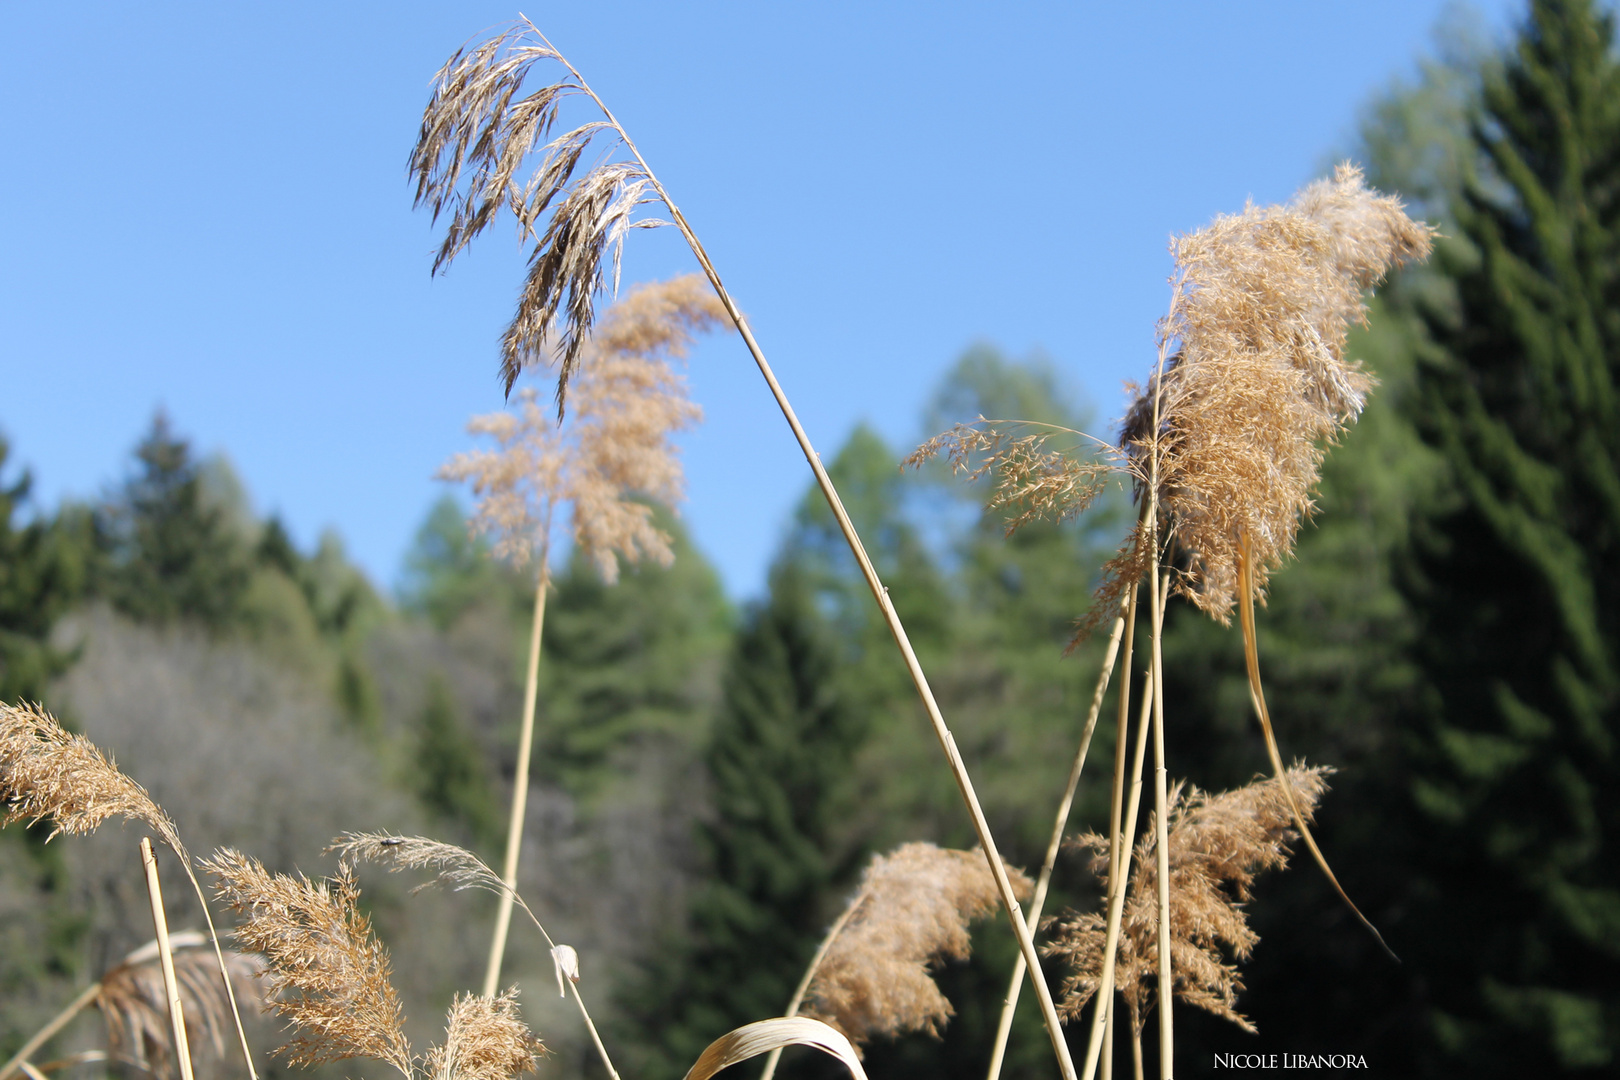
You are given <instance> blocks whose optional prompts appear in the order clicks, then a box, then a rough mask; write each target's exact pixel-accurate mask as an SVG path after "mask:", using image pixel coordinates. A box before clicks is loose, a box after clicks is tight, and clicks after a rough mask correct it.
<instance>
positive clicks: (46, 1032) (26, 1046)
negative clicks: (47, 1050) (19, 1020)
mask: <svg viewBox="0 0 1620 1080" xmlns="http://www.w3.org/2000/svg"><path fill="white" fill-rule="evenodd" d="M100 996H101V983H100V982H93V983H91V984H90V985H89V986H87V987H85V988H84V989H83V990H81V991H79V996H78V997H76V998H74V999H73V1000H72V1001H71V1002H69V1003H68V1005H67V1007H66V1008H65V1009H63V1010H62V1011H61V1012H59V1013H57V1014H56V1015H55V1016H53V1017H52V1018H51V1020H50V1022H49V1023H47V1024H46V1025H45V1026H44V1027H42V1028H40V1029H39V1030H38V1031H36V1032H34V1033H33V1034H32V1035H30V1036H29V1037H28V1041H27V1042H25V1043H23V1044H22V1049H20V1050H18V1051H17V1052H16V1053H15V1054H13V1055H11V1058H10V1060H8V1061H7V1062H6V1063H5V1064H4V1065H0V1080H6V1077H8V1076H10V1075H11V1074H12V1073H14V1072H18V1071H19V1070H20V1069H21V1068H22V1066H23V1063H24V1062H26V1061H27V1060H28V1059H29V1058H31V1057H33V1056H34V1051H36V1050H38V1049H39V1048H40V1047H42V1046H44V1045H45V1044H46V1043H48V1042H50V1041H51V1037H52V1036H54V1035H55V1034H56V1033H57V1032H58V1031H61V1030H62V1029H63V1028H65V1027H67V1026H68V1024H69V1023H71V1022H72V1020H73V1018H74V1017H75V1016H78V1015H79V1013H81V1012H82V1011H84V1008H85V1007H86V1006H87V1005H89V1004H90V1003H91V1002H93V1001H95V1000H96V998H98V997H100Z"/></svg>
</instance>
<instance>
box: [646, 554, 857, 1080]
mask: <svg viewBox="0 0 1620 1080" xmlns="http://www.w3.org/2000/svg"><path fill="white" fill-rule="evenodd" d="M835 665H836V653H835V652H834V650H833V646H832V643H831V641H830V640H829V636H828V627H827V625H826V623H825V620H824V619H823V618H821V617H820V616H819V615H818V614H817V612H816V609H815V605H814V603H813V601H812V599H811V594H810V591H809V589H808V588H807V587H806V584H805V582H804V579H803V578H802V576H801V575H800V573H799V572H798V570H797V568H796V567H794V566H793V565H792V564H790V563H789V564H781V565H779V566H778V568H777V570H776V572H775V573H774V574H773V576H772V580H771V592H770V598H769V600H768V601H767V602H766V603H765V604H764V605H763V606H761V607H759V608H756V609H755V610H754V611H752V612H751V613H750V614H749V616H748V618H747V620H746V623H745V625H744V626H743V628H742V629H741V630H740V631H739V634H738V637H737V640H736V644H735V646H734V648H733V651H732V654H731V658H730V660H729V662H728V665H727V668H726V674H725V680H724V691H723V692H724V701H723V704H722V706H721V710H720V715H719V718H718V720H717V721H716V723H715V727H714V731H713V735H712V737H711V739H710V741H709V744H708V749H707V751H706V752H705V755H704V761H705V764H706V765H707V767H708V772H709V775H710V779H711V782H712V785H713V793H714V817H713V820H712V821H711V822H709V823H707V824H705V825H704V826H703V827H702V828H701V841H702V846H703V848H704V850H705V854H706V855H707V857H708V863H709V865H708V867H707V868H706V869H707V871H708V872H707V873H706V875H705V878H704V884H703V885H702V886H700V887H699V888H698V890H697V891H696V893H695V895H694V897H693V899H692V902H691V907H690V911H691V915H690V920H689V927H688V930H687V934H686V936H685V938H684V939H683V942H682V944H681V946H680V947H679V948H677V949H675V950H672V951H671V953H670V954H669V955H668V956H667V957H666V959H665V961H664V964H663V966H662V969H661V970H657V971H654V972H653V973H652V977H651V978H649V979H648V980H647V986H646V989H645V990H644V991H643V992H642V993H643V996H644V998H645V1000H644V1002H641V1003H633V1007H632V1012H639V1013H641V1019H642V1020H643V1021H644V1023H645V1024H646V1026H647V1027H649V1028H650V1029H652V1030H653V1031H655V1032H656V1033H657V1042H656V1045H653V1046H649V1047H648V1048H647V1053H648V1055H649V1058H650V1059H651V1060H649V1062H648V1068H649V1071H648V1073H647V1075H649V1076H655V1075H662V1076H668V1077H676V1076H679V1075H680V1073H681V1071H682V1070H684V1069H685V1068H687V1067H688V1066H689V1065H690V1064H691V1063H692V1062H693V1061H695V1060H696V1059H697V1056H698V1054H699V1053H701V1052H702V1050H703V1048H704V1047H705V1046H706V1045H708V1043H709V1042H710V1041H712V1040H713V1039H716V1038H718V1037H719V1036H720V1035H722V1034H724V1033H725V1032H727V1031H729V1030H730V1029H732V1028H734V1027H736V1026H738V1025H739V1024H744V1023H748V1022H750V1021H754V1020H762V1019H765V1018H766V1017H770V1016H778V1015H781V1013H782V1010H783V1009H785V1008H786V1007H787V1002H788V998H789V997H790V996H792V993H793V988H794V986H795V985H796V984H797V983H798V981H799V978H800V976H801V975H802V974H803V972H804V968H805V965H806V964H807V963H808V962H809V960H810V956H811V954H812V953H814V952H815V948H816V944H817V942H818V941H819V940H820V937H821V934H822V933H823V932H824V929H825V927H826V925H827V924H828V922H830V920H831V917H832V913H831V912H830V911H829V910H828V905H827V901H828V899H829V887H830V886H831V885H832V884H833V883H834V882H835V881H839V880H841V879H844V878H846V877H847V876H848V874H849V872H850V871H851V870H852V869H853V865H852V860H853V858H854V857H857V856H858V854H859V853H855V852H849V851H847V850H845V851H840V850H838V849H837V848H836V847H835V845H834V842H833V833H834V822H835V819H836V817H837V813H836V808H837V806H838V804H839V801H840V799H841V797H842V796H843V795H844V794H845V792H846V789H847V783H848V773H849V761H850V758H851V755H852V754H853V753H854V751H855V748H856V746H857V744H858V743H859V741H860V738H861V731H862V725H861V723H860V722H859V720H858V719H857V714H856V713H855V712H854V710H852V709H851V708H850V707H849V705H848V704H847V703H846V702H845V701H844V700H842V699H841V698H840V696H839V694H838V691H837V680H836V679H835V677H834V676H835V672H834V668H835ZM637 1004H639V1005H640V1006H641V1007H640V1008H637V1007H635V1006H636V1005H637Z"/></svg>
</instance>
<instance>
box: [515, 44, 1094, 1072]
mask: <svg viewBox="0 0 1620 1080" xmlns="http://www.w3.org/2000/svg"><path fill="white" fill-rule="evenodd" d="M536 33H537V34H538V31H536ZM539 37H540V40H541V42H542V43H543V44H544V45H545V46H546V47H547V48H548V49H551V51H552V52H553V53H554V54H555V55H556V56H557V58H558V60H560V61H561V62H562V64H563V66H564V67H566V68H567V69H568V71H569V73H570V74H571V75H573V76H574V79H575V81H576V82H577V83H578V84H579V87H580V89H581V90H583V91H584V92H585V93H586V94H587V95H589V97H590V98H591V100H592V101H594V102H596V105H597V107H598V108H599V109H601V110H602V115H603V116H605V117H606V118H607V120H608V123H610V124H612V125H613V127H614V129H615V130H616V131H617V132H618V133H619V136H620V137H621V138H622V139H623V140H624V145H625V148H626V149H627V150H629V151H630V153H631V155H632V156H634V157H635V159H636V162H637V163H638V164H639V165H640V166H641V168H642V170H643V171H644V172H645V173H646V175H647V180H648V182H649V183H651V184H652V186H653V190H654V191H656V192H657V193H658V197H659V199H661V200H662V201H663V203H664V205H665V206H666V207H668V208H669V213H670V217H671V218H672V219H673V220H674V222H675V225H676V227H678V228H679V229H680V231H681V235H682V236H683V237H685V238H686V243H687V246H688V247H690V248H691V249H692V254H693V255H694V256H695V257H696V258H697V261H698V265H700V266H701V267H702V268H703V273H704V275H705V276H706V277H708V279H709V284H710V285H712V286H713V287H714V291H715V295H716V296H718V297H719V298H720V303H721V304H722V305H724V306H725V309H726V314H728V315H730V316H731V321H732V322H733V323H735V324H736V327H737V332H738V333H739V334H741V335H742V339H743V342H744V343H745V344H746V345H747V346H748V352H749V354H750V355H752V356H753V358H754V363H755V364H756V365H757V366H758V367H759V373H760V374H761V375H762V376H763V377H764V379H765V384H766V385H767V386H768V387H769V388H770V391H771V396H772V397H773V398H775V399H776V404H777V407H778V408H779V409H781V410H782V416H783V418H784V419H786V420H787V423H788V427H789V428H791V429H792V431H793V437H794V439H795V440H797V442H798V444H799V449H800V451H801V452H802V453H803V454H804V458H805V461H807V462H808V463H809V465H810V471H811V472H812V473H814V474H815V478H816V486H817V487H819V488H820V489H821V493H822V495H823V496H824V497H825V498H826V500H827V505H828V506H829V507H830V508H831V509H832V512H833V517H834V518H835V519H836V520H837V522H838V529H839V531H840V532H841V533H843V535H844V541H845V542H846V543H847V544H848V545H849V549H850V552H851V553H852V554H853V555H854V556H855V562H856V563H857V564H858V565H859V566H860V569H861V576H862V577H863V578H865V580H866V586H867V588H868V589H870V590H871V592H872V598H873V599H874V600H876V601H877V605H878V609H879V610H880V611H881V612H882V613H883V619H884V622H885V623H887V624H888V628H889V633H890V634H891V635H892V636H893V637H894V642H895V645H896V646H897V647H898V648H899V650H900V654H901V656H902V657H903V658H904V659H905V663H906V669H907V671H909V672H910V674H911V680H912V682H913V684H915V686H916V688H917V694H918V696H919V697H920V698H921V699H922V703H923V707H924V709H926V710H927V712H928V719H929V721H930V722H931V723H932V724H933V727H934V736H935V738H937V739H938V740H939V745H940V749H941V750H943V751H944V753H945V759H946V761H947V762H948V763H949V765H950V768H951V772H952V774H953V775H954V777H955V779H956V786H957V788H958V789H959V790H960V792H961V794H962V801H963V802H964V803H965V804H966V806H967V809H968V813H969V815H970V816H971V817H972V819H973V829H974V832H975V833H976V834H977V835H978V840H979V846H980V847H981V848H983V850H984V857H985V861H986V862H987V863H988V864H989V867H990V875H991V877H992V878H993V879H994V880H995V883H996V891H997V893H999V894H1000V896H1001V905H1002V908H1003V909H1004V910H1005V911H1006V914H1007V921H1008V923H1009V925H1011V927H1012V931H1013V935H1014V936H1015V937H1016V938H1017V939H1018V948H1019V951H1020V952H1021V953H1022V954H1023V956H1024V962H1025V963H1026V964H1028V965H1029V969H1030V981H1031V982H1033V983H1034V984H1035V993H1036V996H1037V997H1038V998H1039V999H1040V1004H1041V1015H1042V1017H1043V1018H1044V1019H1045V1021H1046V1030H1047V1034H1048V1035H1049V1036H1050V1038H1051V1040H1052V1050H1053V1052H1054V1053H1055V1054H1056V1055H1057V1059H1058V1066H1059V1068H1060V1069H1061V1071H1062V1073H1063V1077H1064V1080H1075V1071H1074V1061H1073V1060H1072V1059H1071V1057H1070V1056H1069V1045H1068V1043H1067V1042H1066V1041H1065V1040H1064V1037H1063V1025H1062V1022H1061V1021H1060V1020H1059V1019H1058V1014H1057V1007H1056V1006H1055V1004H1054V1003H1053V1001H1052V992H1051V990H1050V988H1049V987H1048V986H1047V985H1046V978H1045V976H1044V975H1043V974H1042V973H1041V966H1040V957H1039V956H1038V955H1037V954H1036V952H1035V939H1034V937H1033V936H1032V935H1031V934H1030V932H1029V928H1028V927H1027V926H1026V925H1024V920H1023V918H1022V915H1021V912H1020V907H1019V903H1018V898H1017V897H1016V896H1014V895H1013V889H1012V882H1011V881H1009V880H1008V878H1007V868H1006V865H1005V864H1004V863H1003V862H1002V861H1001V852H1000V850H999V849H998V848H997V847H996V841H995V837H994V836H992V835H991V834H990V824H989V822H988V821H987V820H986V819H985V816H984V810H983V808H982V807H981V806H980V805H979V796H978V792H977V791H975V790H974V787H973V781H972V780H971V779H970V778H969V776H968V772H967V766H966V765H965V764H964V763H963V761H962V755H961V753H960V752H959V751H958V750H957V748H956V739H955V737H954V736H953V735H952V734H951V730H950V728H949V727H948V726H947V725H946V723H945V717H944V715H943V714H942V713H941V712H940V709H939V703H938V702H937V701H935V700H934V692H933V689H932V688H931V687H930V686H929V685H928V677H927V676H926V675H925V674H923V670H922V665H921V664H920V663H919V662H918V660H917V654H916V653H915V652H914V651H913V650H912V648H911V641H910V639H909V637H908V636H907V635H906V629H905V626H904V625H903V624H902V623H901V621H900V616H899V614H897V613H896V612H895V610H894V605H893V603H891V602H890V600H889V590H888V589H887V588H886V587H885V586H884V584H883V582H882V581H881V580H880V579H879V578H878V574H877V569H876V568H875V567H874V566H873V565H872V560H871V559H870V558H868V557H867V554H866V548H865V547H864V546H863V545H862V544H861V539H860V537H859V536H858V535H857V534H856V532H855V526H854V524H853V523H852V522H851V521H850V519H849V514H848V513H847V512H846V511H845V510H844V504H843V501H842V500H841V499H840V498H839V497H838V491H837V489H836V488H835V487H833V482H832V478H831V477H830V476H828V475H827V469H826V467H825V466H824V465H822V463H821V457H820V455H819V454H817V453H816V451H815V448H814V447H813V446H811V444H810V437H809V436H808V435H806V434H805V431H804V427H803V425H801V424H800V423H799V418H798V416H797V415H796V414H795V413H794V411H793V406H792V405H791V404H790V403H789V402H788V399H787V395H786V394H785V393H784V392H783V390H782V386H781V384H780V383H778V382H777V381H776V375H775V373H774V372H773V371H772V370H771V366H770V364H769V363H768V362H766V360H765V353H764V351H763V350H761V349H760V346H759V342H757V341H755V340H754V333H753V331H752V330H750V329H749V327H748V321H747V320H746V319H744V318H743V315H742V312H741V311H740V310H738V308H737V305H736V302H735V301H733V300H732V299H731V294H730V293H728V292H727V291H726V287H725V285H724V284H722V283H721V281H720V275H719V273H718V272H717V271H716V270H715V268H714V264H713V263H712V262H711V261H710V260H709V255H708V252H707V251H705V250H704V248H703V244H702V242H700V241H699V240H698V238H697V234H696V233H695V232H693V231H692V227H691V226H690V225H688V224H687V222H686V217H685V215H683V214H682V213H681V211H680V209H679V208H678V207H676V205H675V201H674V200H673V199H671V198H670V197H669V193H668V192H667V191H665V190H664V185H663V184H662V182H660V181H659V179H658V177H657V175H656V174H655V173H654V172H653V171H652V168H651V167H650V166H648V164H647V160H646V159H645V158H643V157H642V156H641V151H640V150H638V149H636V144H635V142H634V141H633V140H632V139H631V138H630V134H629V132H627V131H625V129H624V125H623V124H621V123H619V120H618V117H616V116H614V115H613V111H612V110H611V109H609V108H608V107H607V104H606V103H605V102H604V101H603V100H602V99H601V98H600V97H598V96H597V94H596V91H595V90H593V89H591V86H590V84H589V83H587V82H586V81H585V79H584V77H583V76H582V75H581V74H580V73H579V71H578V69H576V68H575V67H574V66H573V64H571V63H569V61H568V60H567V59H565V58H564V57H563V56H562V53H561V52H559V51H558V50H557V49H556V48H555V47H554V46H552V44H551V42H550V41H548V40H546V37H545V35H543V34H539Z"/></svg>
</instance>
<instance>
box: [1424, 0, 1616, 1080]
mask: <svg viewBox="0 0 1620 1080" xmlns="http://www.w3.org/2000/svg"><path fill="white" fill-rule="evenodd" d="M1474 131H1475V135H1474V138H1475V142H1476V144H1477V149H1478V152H1479V155H1480V169H1479V172H1478V174H1477V175H1475V176H1474V177H1472V178H1471V179H1470V180H1469V182H1468V183H1467V184H1466V185H1465V187H1464V191H1463V194H1462V198H1461V199H1460V200H1459V202H1458V204H1457V205H1456V207H1455V218H1456V222H1457V227H1458V230H1459V232H1460V234H1461V237H1462V238H1463V239H1465V240H1466V244H1458V245H1454V246H1453V247H1452V248H1451V249H1450V250H1449V251H1448V253H1447V254H1448V256H1449V257H1448V258H1447V261H1446V263H1445V265H1444V269H1445V271H1446V272H1447V275H1448V276H1449V277H1451V278H1452V279H1453V280H1454V282H1455V286H1456V297H1457V301H1456V303H1455V305H1447V306H1444V307H1435V308H1432V309H1431V310H1430V311H1429V312H1427V313H1426V321H1427V323H1428V329H1429V332H1430V334H1431V336H1432V338H1433V341H1434V342H1435V345H1436V347H1435V348H1434V349H1433V350H1432V351H1431V352H1430V353H1429V354H1428V355H1427V356H1426V357H1424V362H1423V364H1422V366H1421V367H1420V370H1419V389H1420V396H1419V399H1418V408H1417V411H1416V415H1415V419H1416V421H1417V424H1418V426H1419V429H1420V431H1421V432H1422V433H1423V435H1424V437H1425V439H1426V440H1427V441H1428V442H1429V443H1430V444H1431V445H1433V446H1434V447H1435V448H1436V449H1437V450H1438V451H1439V452H1440V453H1441V454H1442V455H1443V457H1444V458H1445V461H1446V464H1447V466H1448V468H1449V470H1450V473H1451V475H1452V477H1453V478H1454V486H1455V503H1454V505H1453V506H1451V507H1449V508H1448V509H1446V510H1445V511H1444V512H1443V513H1441V514H1439V515H1437V516H1436V517H1435V518H1434V519H1433V521H1432V526H1431V528H1432V535H1431V537H1430V538H1429V542H1428V543H1427V544H1425V545H1424V546H1423V548H1422V550H1421V552H1420V555H1419V557H1418V559H1417V566H1416V573H1415V574H1414V575H1413V580H1412V581H1411V583H1410V586H1409V589H1408V592H1409V601H1410V603H1411V604H1412V606H1413V608H1414V610H1415V611H1416V613H1417V615H1418V619H1419V623H1418V625H1419V630H1420V637H1419V645H1418V649H1417V659H1418V661H1419V664H1420V666H1421V669H1422V672H1423V675H1424V677H1425V678H1426V680H1427V682H1428V683H1429V685H1430V687H1431V689H1432V693H1431V697H1430V701H1429V702H1428V703H1427V704H1428V708H1427V709H1425V710H1424V712H1423V713H1422V714H1421V715H1420V716H1419V717H1418V718H1417V720H1416V723H1415V731H1414V732H1413V734H1412V753H1411V760H1410V768H1411V777H1412V779H1411V795H1412V798H1413V801H1414V803H1415V807H1416V811H1417V815H1418V820H1417V821H1415V822H1414V823H1413V827H1414V828H1415V829H1417V830H1419V831H1421V834H1422V837H1423V844H1422V848H1423V850H1424V851H1425V852H1427V855H1426V857H1425V861H1424V863H1422V864H1420V865H1419V867H1418V871H1419V873H1420V874H1423V875H1424V876H1426V877H1427V878H1428V879H1429V880H1431V881H1432V882H1433V883H1434V886H1435V888H1434V890H1433V891H1432V892H1430V893H1428V894H1427V899H1426V900H1425V893H1423V892H1422V891H1421V890H1419V891H1415V893H1414V895H1415V896H1416V898H1417V899H1416V903H1415V905H1414V911H1413V917H1414V921H1415V922H1416V923H1417V924H1418V925H1416V926H1414V927H1412V930H1411V931H1410V932H1409V933H1408V934H1406V935H1403V936H1406V937H1408V940H1409V941H1410V942H1411V944H1410V945H1409V946H1408V947H1407V950H1406V951H1409V952H1411V953H1413V954H1414V955H1412V956H1411V957H1409V962H1415V963H1417V964H1418V965H1420V966H1421V967H1422V970H1423V971H1424V972H1425V974H1426V977H1427V978H1428V979H1429V980H1431V982H1430V985H1429V988H1428V994H1429V996H1430V1000H1431V1003H1432V1004H1431V1008H1430V1013H1429V1017H1428V1020H1429V1023H1430V1025H1431V1027H1432V1034H1433V1037H1434V1039H1435V1040H1436V1047H1437V1049H1438V1050H1439V1051H1440V1052H1441V1053H1443V1054H1445V1055H1447V1057H1448V1058H1449V1059H1450V1061H1451V1062H1452V1064H1453V1066H1454V1065H1455V1064H1457V1063H1463V1064H1466V1065H1469V1066H1472V1067H1473V1068H1474V1069H1477V1070H1481V1071H1479V1072H1478V1073H1476V1074H1477V1075H1485V1074H1486V1073H1489V1074H1491V1075H1497V1074H1501V1075H1507V1074H1508V1073H1515V1074H1518V1075H1523V1074H1525V1073H1526V1072H1530V1073H1545V1072H1546V1071H1548V1070H1549V1069H1550V1068H1551V1067H1555V1066H1558V1065H1562V1066H1563V1067H1565V1068H1567V1069H1572V1070H1578V1069H1597V1068H1602V1067H1604V1066H1607V1067H1608V1068H1613V1067H1614V1066H1615V1064H1616V1063H1617V1061H1620V859H1617V858H1616V856H1615V852H1614V850H1613V844H1614V840H1615V838H1616V837H1617V836H1620V63H1617V62H1616V59H1615V54H1614V21H1613V17H1612V16H1611V15H1609V14H1607V13H1606V12H1604V11H1601V10H1599V8H1598V7H1597V6H1596V5H1595V4H1594V3H1592V2H1591V0H1536V2H1535V3H1534V4H1533V5H1532V8H1531V14H1530V19H1529V21H1528V23H1527V25H1526V26H1525V28H1524V29H1523V31H1522V32H1521V35H1520V37H1519V39H1518V41H1517V44H1516V48H1515V49H1514V51H1513V52H1512V53H1511V55H1510V56H1509V57H1508V58H1507V62H1506V63H1505V64H1504V65H1503V66H1502V68H1501V69H1500V70H1499V71H1496V72H1494V73H1491V74H1489V75H1488V76H1487V78H1486V80H1485V83H1484V94H1483V104H1482V108H1481V110H1480V112H1479V114H1478V117H1477V119H1476V120H1475V124H1474Z"/></svg>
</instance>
